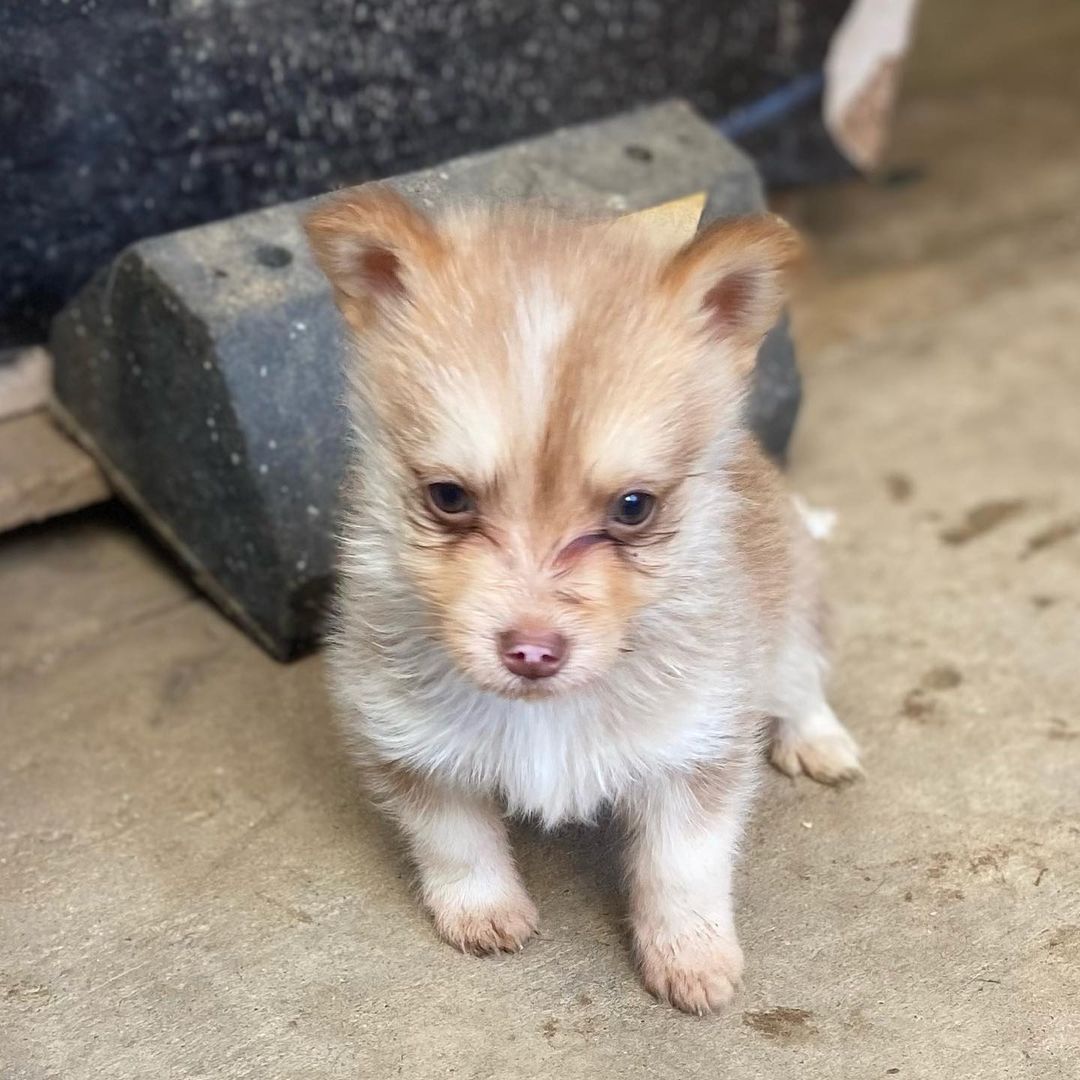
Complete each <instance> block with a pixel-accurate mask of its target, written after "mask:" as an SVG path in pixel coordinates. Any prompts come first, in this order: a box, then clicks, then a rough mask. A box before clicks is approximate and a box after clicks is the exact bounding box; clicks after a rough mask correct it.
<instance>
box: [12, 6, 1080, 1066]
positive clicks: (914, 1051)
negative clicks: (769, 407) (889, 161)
mask: <svg viewBox="0 0 1080 1080" xmlns="http://www.w3.org/2000/svg"><path fill="white" fill-rule="evenodd" d="M927 7H928V9H930V10H928V13H927V19H926V23H925V26H924V32H923V34H922V43H921V46H920V49H919V52H918V55H917V57H916V61H915V65H914V70H913V73H912V78H911V81H910V83H909V87H908V92H907V95H906V101H905V103H904V106H903V109H902V112H901V117H900V123H899V133H898V141H897V149H896V152H895V154H894V158H895V160H896V162H897V163H898V164H902V165H905V166H907V165H915V166H919V167H920V168H921V169H923V170H924V175H923V176H922V178H921V179H918V180H916V181H914V182H911V183H904V182H903V180H904V176H903V174H897V175H896V176H895V177H894V178H893V182H891V183H884V184H879V185H875V186H868V185H857V184H852V185H848V186H841V187H837V188H831V189H829V190H823V191H820V192H813V193H803V194H800V195H799V196H797V197H795V198H793V199H788V200H785V201H784V202H783V206H782V209H783V210H784V211H785V212H786V213H788V214H789V215H791V216H792V217H793V218H795V219H796V220H797V221H798V222H799V223H800V224H802V225H803V227H804V228H805V229H806V230H807V231H808V232H809V234H810V235H811V237H812V238H814V239H815V242H816V245H817V255H818V258H817V262H816V270H815V273H814V274H812V275H811V277H810V279H809V280H808V281H807V283H806V285H805V286H804V288H803V289H802V291H801V294H800V297H799V301H798V304H797V306H796V316H797V331H798V335H799V338H800V341H801V343H802V349H803V352H802V355H803V362H804V367H805V372H806V380H807V390H808V394H807V404H806V410H805V413H804V415H803V419H802V421H801V426H800V431H799V434H798V438H797V442H796V445H795V447H794V453H793V464H792V481H793V483H794V485H795V486H796V487H797V488H798V489H799V490H801V491H802V492H804V493H805V494H806V495H807V496H808V497H809V499H810V500H811V501H812V502H814V503H815V504H818V505H823V506H829V507H833V508H835V509H836V510H837V511H838V513H839V523H838V526H837V530H836V533H835V535H834V539H833V541H832V543H831V549H830V558H831V564H832V578H833V588H832V594H833V597H834V600H835V606H836V609H837V613H838V625H837V648H838V665H837V670H836V676H835V682H834V687H835V689H834V699H835V703H836V706H837V708H838V711H840V712H841V714H842V715H844V716H845V717H846V718H848V720H849V721H850V724H851V726H852V728H853V729H854V731H855V732H856V734H857V735H858V737H859V738H860V740H861V741H862V743H863V745H864V748H865V751H866V764H867V769H868V776H867V778H866V780H865V781H864V782H862V783H860V784H858V785H856V786H854V787H852V788H850V789H848V790H844V791H839V792H834V791H830V790H825V789H823V788H820V787H816V786H814V785H813V784H810V783H807V782H799V783H791V782H789V781H787V780H785V779H783V778H781V777H779V776H773V777H771V779H770V781H769V783H768V785H767V788H766V790H765V792H764V797H763V798H762V800H761V803H760V807H759V810H758V812H757V816H756V818H755V822H754V825H753V828H752V830H751V835H750V839H749V843H748V845H747V851H746V855H745V858H744V860H743V863H742V867H741V872H740V875H739V880H738V892H739V899H740V905H739V908H740V912H741V920H740V921H741V926H742V935H743V943H744V946H745V948H746V953H747V961H748V968H747V979H746V984H745V988H744V990H743V991H742V993H741V996H740V997H739V998H738V999H737V1002H736V1004H735V1005H734V1007H733V1008H732V1009H731V1010H730V1012H729V1013H727V1014H726V1015H724V1016H722V1017H720V1018H712V1019H705V1020H699V1019H696V1018H691V1017H686V1016H681V1015H677V1014H675V1013H673V1012H671V1011H670V1010H668V1009H667V1008H665V1007H664V1006H661V1005H658V1004H656V1003H655V1002H653V1001H652V1000H651V999H650V998H649V997H647V996H646V995H645V994H644V993H643V992H642V991H641V990H640V989H639V988H638V986H637V984H636V982H635V979H634V975H633V971H632V967H631V963H630V960H629V957H628V953H627V945H626V940H625V935H624V933H623V930H622V926H621V916H622V907H621V901H620V899H619V895H618V892H617V890H616V889H615V888H614V875H613V872H612V869H611V867H612V859H611V854H610V847H611V837H610V836H609V835H608V834H607V833H605V832H603V831H601V832H599V833H593V832H587V831H581V832H569V833H567V834H565V835H560V836H557V837H543V836H538V835H534V834H530V833H528V832H523V833H522V835H521V837H520V841H519V850H520V853H521V861H522V864H523V868H524V873H525V877H526V879H527V880H528V882H529V885H530V886H531V888H532V890H533V893H534V895H535V896H536V898H537V900H538V902H539V904H540V907H541V911H542V914H543V918H544V930H543V936H542V938H541V939H540V940H539V941H537V942H535V943H533V944H532V945H530V947H529V948H528V949H527V951H526V952H525V953H523V954H522V955H520V956H515V957H512V958H508V959H505V960H493V961H479V960H475V959H472V958H467V957H464V956H460V955H458V954H456V953H454V952H452V951H451V950H450V949H448V948H446V947H445V946H442V945H440V944H438V943H437V942H436V941H435V940H434V938H433V936H432V934H431V932H430V929H429V927H428V925H427V922H426V920H425V918H424V916H423V915H422V914H421V913H420V912H419V911H418V910H417V908H416V906H415V904H414V902H413V900H412V898H411V896H410V891H409V884H408V872H407V869H406V867H405V866H404V865H403V863H402V860H401V858H400V856H399V854H398V851H397V849H396V847H395V845H394V841H393V835H392V833H391V832H390V831H389V830H388V829H387V828H386V827H385V826H384V824H383V823H382V822H381V821H380V820H379V819H378V818H377V817H376V816H375V815H373V814H372V813H371V812H369V810H367V809H366V808H365V806H364V803H363V801H362V800H361V799H360V797H359V796H358V794H357V791H356V789H355V786H354V778H353V776H352V773H351V771H350V769H349V767H348V764H347V762H346V760H345V757H344V755H343V753H342V751H341V748H340V746H339V745H338V742H337V739H336V737H335V733H334V726H333V721H332V717H331V714H330V709H329V707H328V703H327V699H326V694H325V692H324V690H323V672H322V663H321V661H320V659H319V658H318V657H315V658H312V659H309V660H306V661H303V662H301V663H298V664H295V665H292V666H289V667H283V666H279V665H277V664H275V663H274V662H273V661H271V660H269V659H268V658H267V657H266V656H264V655H263V654H262V653H260V652H259V650H258V649H257V648H255V647H254V646H253V645H251V644H250V643H249V642H248V641H247V640H246V639H245V638H244V637H242V636H241V635H240V633H239V632H238V631H236V630H235V629H234V628H233V627H232V626H231V625H230V624H228V623H227V622H226V621H224V620H223V619H222V618H221V617H220V616H219V615H218V614H217V612H216V611H215V610H214V609H213V608H212V607H210V606H209V605H208V604H207V603H206V602H205V601H204V600H202V599H200V598H199V597H198V596H196V595H194V594H193V593H192V592H191V591H190V590H189V589H188V587H187V586H186V585H185V584H184V583H183V582H182V581H181V580H180V579H179V578H178V577H177V575H176V574H175V573H174V572H173V570H172V569H171V567H170V566H169V565H168V564H167V563H166V562H165V561H164V560H163V559H162V558H161V557H160V556H159V555H158V554H157V553H156V552H155V551H154V549H153V548H152V547H151V546H149V545H148V543H147V542H146V541H145V539H143V538H142V537H141V536H140V535H138V534H137V533H136V532H135V531H133V529H132V528H131V523H130V521H129V520H128V519H126V518H125V517H124V516H123V515H122V514H120V513H118V512H116V511H98V512H93V513H87V514H84V515H81V516H78V517H75V518H71V519H68V520H67V521H65V522H62V523H54V524H52V525H49V526H47V527H43V528H35V529H31V530H28V531H23V532H21V533H18V534H14V535H11V536H8V537H7V538H5V539H3V541H2V542H0V825H2V827H0V904H2V906H0V1076H2V1077H4V1078H10V1080H16V1078H18V1080H30V1078H34V1080H37V1078H45V1077H58V1078H64V1080H68V1078H73V1080H74V1078H90V1077H93V1078H95V1080H107V1078H113V1077H116V1078H119V1077H125V1078H126V1077H170V1078H171V1077H214V1078H217V1077H259V1078H263V1077H315V1078H330V1077H343V1078H344V1077H356V1076H362V1077H372V1078H381V1077H391V1076H403V1077H409V1078H417V1080H422V1078H429V1077H430V1078H436V1077H438V1078H442V1077H447V1076H457V1077H463V1078H465V1077H476V1078H489V1077H498V1078H511V1080H513V1078H525V1077H553V1076H557V1077H559V1078H561V1080H574V1078H577V1077H596V1076H613V1077H615V1076H618V1077H647V1076H651V1077H657V1076H681V1075H685V1076H691V1077H709V1078H717V1077H720V1078H723V1077H750V1076H754V1077H790V1076H828V1077H839V1078H846V1077H851V1078H860V1080H861V1078H864V1077H876V1076H897V1077H900V1078H902V1080H903V1078H916V1077H926V1078H949V1080H952V1078H966V1077H978V1078H980V1080H982V1078H998V1077H1001V1078H1004V1077H1021V1076H1030V1077H1037V1078H1040V1080H1043V1078H1052V1077H1062V1078H1066V1077H1068V1078H1073V1077H1076V1076H1077V1075H1080V713H1078V711H1077V701H1078V700H1080V663H1078V660H1080V656H1078V651H1080V483H1078V480H1080V356H1078V342H1080V303H1078V301H1080V139H1078V138H1077V131H1078V128H1077V102H1078V101H1080V69H1078V66H1077V65H1076V63H1075V57H1076V56H1077V55H1078V54H1080V9H1077V7H1076V5H1075V4H1074V3H1073V2H1072V0H1034V2H1032V3H1029V4H1028V5H1025V6H1024V10H1023V14H1022V16H1021V13H1020V11H1019V9H1018V8H1017V6H1016V5H1014V4H1010V3H1008V2H1007V0H994V2H993V3H975V2H974V0H950V2H948V3H946V2H944V0H939V2H938V3H936V4H932V5H927ZM945 29H948V30H949V31H950V36H949V38H948V39H947V40H946V39H944V37H943V36H942V31H944V30H945Z"/></svg>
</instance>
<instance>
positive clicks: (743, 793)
mask: <svg viewBox="0 0 1080 1080" xmlns="http://www.w3.org/2000/svg"><path fill="white" fill-rule="evenodd" d="M755 773H756V767H755V766H754V764H753V763H752V761H746V762H743V763H739V764H731V765H724V766H717V767H716V768H715V769H714V770H713V771H711V772H707V771H703V772H701V773H700V774H699V775H697V776H693V777H689V778H688V777H671V778H666V779H664V780H663V781H661V782H657V783H654V784H652V785H650V787H649V788H648V790H647V791H643V792H641V794H640V799H639V800H638V801H637V802H635V804H634V805H633V806H632V807H631V808H630V809H629V812H628V813H627V818H628V820H629V824H630V829H631V836H630V849H629V853H628V854H629V878H630V918H631V923H632V927H633V934H634V948H635V951H636V954H637V960H638V966H639V968H640V971H641V979H642V982H643V983H644V984H645V988H646V989H647V990H649V991H650V992H652V993H653V994H655V995H656V996H657V997H659V998H660V999H661V1000H663V1001H667V1002H670V1003H671V1004H672V1005H674V1006H675V1007H676V1008H678V1009H682V1010H683V1011H684V1012H690V1013H697V1014H698V1015H702V1014H704V1013H707V1012H710V1011H712V1010H715V1009H719V1008H721V1007H722V1006H724V1005H726V1004H727V1003H728V1002H729V1001H730V1000H731V997H732V995H733V994H734V993H735V988H736V987H737V986H738V984H739V979H740V977H741V975H742V969H743V956H742V950H741V949H740V948H739V942H738V939H737V937H736V934H735V924H734V920H733V918H732V910H731V870H732V863H733V860H734V858H735V849H736V844H737V841H738V837H739V834H740V832H741V828H742V822H743V817H744V815H745V810H746V802H747V798H748V795H749V792H750V789H751V787H752V780H753V776H754V775H755Z"/></svg>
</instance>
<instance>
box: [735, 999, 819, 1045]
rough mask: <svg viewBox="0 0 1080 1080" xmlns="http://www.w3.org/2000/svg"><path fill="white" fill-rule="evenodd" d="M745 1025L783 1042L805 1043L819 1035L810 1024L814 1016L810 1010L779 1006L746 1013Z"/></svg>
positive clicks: (744, 1014) (744, 1016)
mask: <svg viewBox="0 0 1080 1080" xmlns="http://www.w3.org/2000/svg"><path fill="white" fill-rule="evenodd" d="M742 1018H743V1023H744V1024H746V1025H747V1026H748V1027H752V1028H753V1029H754V1030H755V1031H760V1032H761V1034H762V1035H764V1036H766V1037H767V1038H769V1039H778V1040H780V1041H781V1042H803V1041H805V1040H806V1039H808V1038H810V1036H811V1035H816V1034H817V1028H816V1027H814V1025H813V1024H812V1023H811V1022H810V1021H811V1020H813V1018H814V1014H813V1013H812V1012H810V1010H809V1009H792V1008H788V1007H786V1006H783V1005H778V1006H776V1008H773V1009H762V1010H760V1011H757V1012H744V1013H743V1017H742Z"/></svg>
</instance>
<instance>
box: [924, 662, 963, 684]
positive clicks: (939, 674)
mask: <svg viewBox="0 0 1080 1080" xmlns="http://www.w3.org/2000/svg"><path fill="white" fill-rule="evenodd" d="M963 681H964V676H963V675H961V674H960V672H959V670H958V669H957V668H955V667H953V665H952V664H939V665H938V666H937V667H934V668H931V669H930V670H929V671H928V672H927V673H926V674H925V675H924V676H923V677H922V688H923V689H924V690H955V689H956V687H958V686H959V685H960V684H961V683H962V682H963Z"/></svg>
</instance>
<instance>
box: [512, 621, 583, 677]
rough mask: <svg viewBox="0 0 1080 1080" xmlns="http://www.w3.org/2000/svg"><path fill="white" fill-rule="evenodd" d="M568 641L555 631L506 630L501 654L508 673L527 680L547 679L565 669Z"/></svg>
mask: <svg viewBox="0 0 1080 1080" xmlns="http://www.w3.org/2000/svg"><path fill="white" fill-rule="evenodd" d="M566 651H567V650H566V638H564V637H563V636H562V634H557V633H555V631H554V630H504V631H503V632H502V633H501V634H500V635H499V655H500V656H501V657H502V662H503V664H504V665H505V667H506V669H507V671H512V672H513V673H514V674H515V675H520V676H522V678H525V679H547V678H549V677H550V676H552V675H554V674H555V672H556V671H558V670H559V668H561V667H562V666H563V661H564V660H565V659H566Z"/></svg>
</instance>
